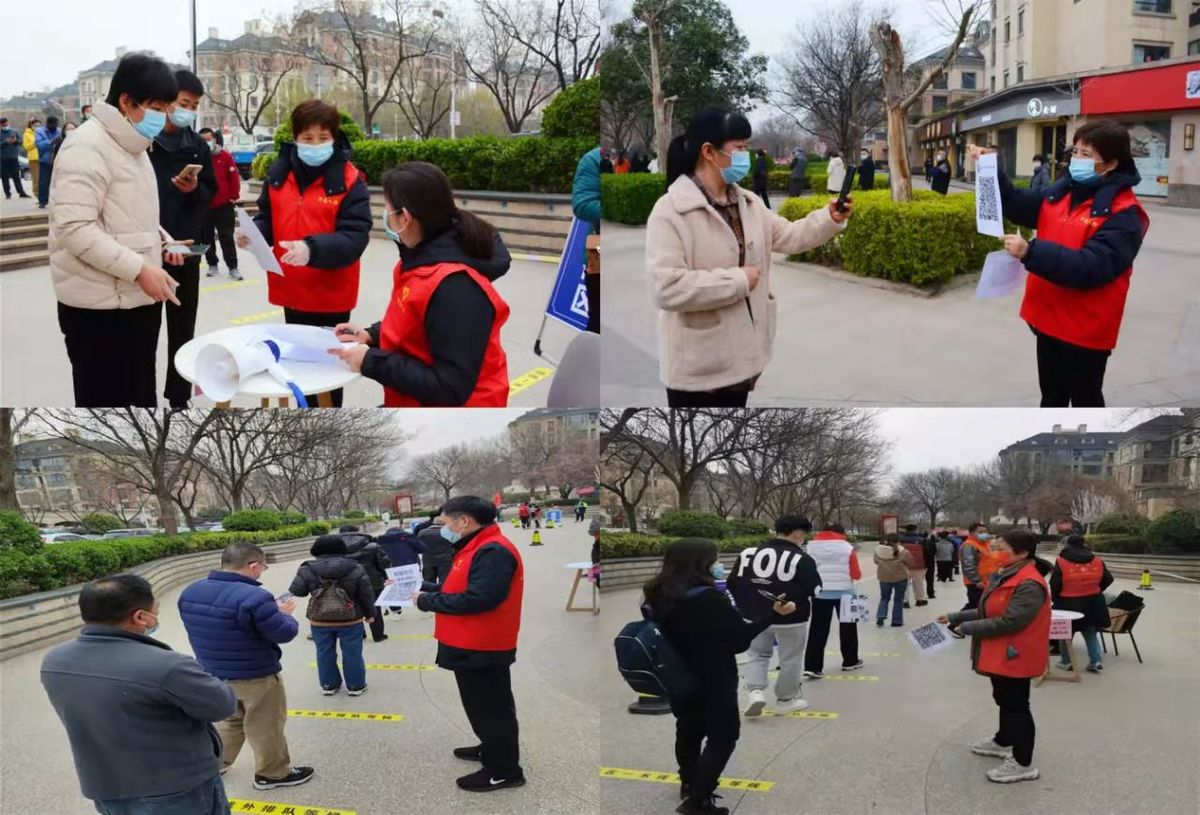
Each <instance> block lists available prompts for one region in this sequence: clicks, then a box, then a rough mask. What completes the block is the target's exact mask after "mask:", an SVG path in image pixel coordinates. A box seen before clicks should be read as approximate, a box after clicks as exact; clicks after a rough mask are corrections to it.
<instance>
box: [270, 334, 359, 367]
mask: <svg viewBox="0 0 1200 815" xmlns="http://www.w3.org/2000/svg"><path fill="white" fill-rule="evenodd" d="M289 328H290V326H286V325H281V326H271V325H264V326H262V329H261V330H262V335H263V339H270V340H274V341H275V342H276V343H278V344H279V352H280V358H281V359H290V360H293V361H295V362H331V361H334V360H335V358H334V357H331V356H330V355H329V352H330V351H331V350H341V349H343V348H347V347H349V346H350V345H353V344H354V343H346V342H342V341H341V340H339V339H338V338H337V336H336V335H335V334H334V333H333V332H332V331H330V332H329V338H328V339H327V340H322V339H320V338H318V336H317V335H316V333H315V332H312V337H311V338H310V336H309V332H305V333H304V334H303V335H299V336H298V332H295V331H289Z"/></svg>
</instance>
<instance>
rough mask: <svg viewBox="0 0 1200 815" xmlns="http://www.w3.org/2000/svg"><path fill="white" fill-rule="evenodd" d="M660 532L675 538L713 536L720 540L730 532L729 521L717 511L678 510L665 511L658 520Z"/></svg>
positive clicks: (712, 537)
mask: <svg viewBox="0 0 1200 815" xmlns="http://www.w3.org/2000/svg"><path fill="white" fill-rule="evenodd" d="M658 531H659V534H662V535H666V536H668V537H673V538H711V539H713V540H720V539H721V538H724V537H726V536H727V535H728V534H729V521H727V520H725V519H724V518H722V517H721V516H720V515H717V514H716V513H715V512H697V511H695V510H676V511H674V512H666V513H663V516H662V518H660V519H659V521H658Z"/></svg>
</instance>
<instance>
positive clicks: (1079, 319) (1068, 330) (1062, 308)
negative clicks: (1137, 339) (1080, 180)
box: [1021, 189, 1150, 351]
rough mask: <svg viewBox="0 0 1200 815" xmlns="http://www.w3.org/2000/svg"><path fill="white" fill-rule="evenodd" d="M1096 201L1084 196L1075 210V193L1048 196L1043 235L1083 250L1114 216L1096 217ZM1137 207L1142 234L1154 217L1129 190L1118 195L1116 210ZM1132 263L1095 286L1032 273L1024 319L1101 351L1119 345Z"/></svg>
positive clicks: (1041, 227) (1040, 223)
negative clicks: (1074, 285)
mask: <svg viewBox="0 0 1200 815" xmlns="http://www.w3.org/2000/svg"><path fill="white" fill-rule="evenodd" d="M1091 207H1092V201H1090V200H1088V201H1084V202H1083V203H1081V204H1080V205H1079V206H1077V207H1075V208H1074V209H1071V196H1070V193H1067V194H1065V195H1063V197H1062V198H1061V199H1059V200H1058V201H1053V202H1052V201H1049V200H1047V201H1044V202H1043V203H1042V209H1041V212H1040V213H1039V215H1038V238H1041V239H1045V240H1048V241H1054V242H1055V243H1057V244H1059V245H1061V246H1065V247H1067V248H1068V249H1082V248H1083V245H1084V244H1085V243H1087V242H1088V240H1089V239H1090V238H1091V237H1092V236H1093V235H1095V234H1096V232H1097V230H1099V229H1100V227H1101V226H1103V225H1104V222H1105V221H1107V220H1108V215H1107V214H1106V215H1103V216H1099V217H1092V210H1091ZM1130 207H1136V208H1137V212H1138V217H1139V218H1140V219H1141V221H1142V234H1143V235H1145V234H1146V230H1147V229H1148V228H1149V226H1150V218H1149V216H1147V215H1146V212H1145V210H1143V209H1142V206H1141V204H1139V203H1138V200H1137V196H1135V195H1134V194H1133V192H1132V191H1131V190H1129V189H1124V190H1121V192H1119V193H1117V194H1116V196H1114V197H1113V202H1112V211H1113V212H1121V211H1122V210H1126V209H1129V208H1130ZM1132 275H1133V268H1132V267H1130V268H1128V269H1126V270H1125V271H1124V272H1122V273H1121V276H1120V277H1118V278H1117V279H1116V280H1113V281H1112V282H1110V283H1106V284H1104V285H1103V286H1100V287H1099V288H1095V289H1072V288H1068V287H1066V286H1060V285H1058V284H1057V283H1051V282H1050V281H1049V280H1046V279H1045V278H1042V277H1039V276H1038V275H1035V274H1030V275H1028V276H1027V277H1026V278H1025V299H1024V301H1023V302H1022V303H1021V319H1022V320H1024V321H1025V322H1027V323H1029V324H1030V325H1031V326H1033V327H1034V328H1035V329H1037V330H1038V331H1040V332H1041V333H1043V334H1047V335H1049V336H1051V337H1055V338H1057V339H1060V340H1063V341H1064V342H1069V343H1071V344H1072V345H1079V346H1082V347H1084V348H1092V349H1094V350H1098V351H1111V350H1112V349H1114V348H1116V347H1117V334H1118V333H1119V332H1120V330H1121V318H1122V316H1123V315H1124V313H1125V297H1126V295H1128V294H1129V278H1130V277H1131V276H1132Z"/></svg>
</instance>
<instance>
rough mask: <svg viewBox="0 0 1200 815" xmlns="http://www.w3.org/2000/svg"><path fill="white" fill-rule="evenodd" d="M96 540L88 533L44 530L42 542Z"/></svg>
mask: <svg viewBox="0 0 1200 815" xmlns="http://www.w3.org/2000/svg"><path fill="white" fill-rule="evenodd" d="M89 540H94V538H90V537H88V536H87V535H76V534H75V533H74V532H43V533H42V543H69V542H71V541H89Z"/></svg>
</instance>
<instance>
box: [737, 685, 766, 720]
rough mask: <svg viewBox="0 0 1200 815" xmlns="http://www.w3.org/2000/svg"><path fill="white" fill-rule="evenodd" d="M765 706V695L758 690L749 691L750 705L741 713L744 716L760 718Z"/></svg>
mask: <svg viewBox="0 0 1200 815" xmlns="http://www.w3.org/2000/svg"><path fill="white" fill-rule="evenodd" d="M766 706H767V694H766V693H764V692H763V691H760V690H752V691H750V703H749V704H747V705H746V709H745V710H744V711H742V712H743V713H744V714H745V715H746V716H761V715H762V712H763V708H765V707H766Z"/></svg>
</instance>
